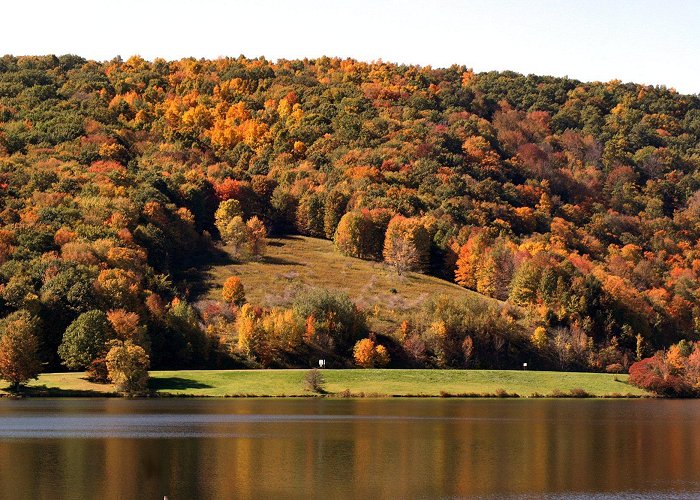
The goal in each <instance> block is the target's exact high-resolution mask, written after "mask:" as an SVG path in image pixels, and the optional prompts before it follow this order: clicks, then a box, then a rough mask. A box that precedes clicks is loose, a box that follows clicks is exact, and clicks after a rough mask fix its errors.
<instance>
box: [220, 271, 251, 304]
mask: <svg viewBox="0 0 700 500" xmlns="http://www.w3.org/2000/svg"><path fill="white" fill-rule="evenodd" d="M221 298H223V299H224V302H227V303H229V304H235V305H237V306H242V305H243V304H244V303H245V288H244V287H243V282H242V281H241V278H239V277H238V276H231V277H230V278H228V279H227V280H226V281H225V282H224V287H223V289H222V290H221Z"/></svg>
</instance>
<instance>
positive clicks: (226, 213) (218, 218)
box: [214, 199, 243, 242]
mask: <svg viewBox="0 0 700 500" xmlns="http://www.w3.org/2000/svg"><path fill="white" fill-rule="evenodd" d="M236 217H240V220H241V221H243V210H241V204H240V202H239V201H238V200H236V199H227V200H224V201H222V202H221V203H219V208H217V209H216V212H215V213H214V223H215V225H216V229H218V230H219V234H220V235H221V239H223V240H224V241H226V242H228V241H229V240H230V239H231V237H232V233H233V232H235V231H234V229H235V227H233V226H230V225H231V223H232V221H233V220H234V219H235V218H236Z"/></svg>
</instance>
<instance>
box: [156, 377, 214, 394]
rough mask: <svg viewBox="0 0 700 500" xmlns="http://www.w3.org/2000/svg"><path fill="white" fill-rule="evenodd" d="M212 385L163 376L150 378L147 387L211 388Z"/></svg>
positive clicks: (175, 388)
mask: <svg viewBox="0 0 700 500" xmlns="http://www.w3.org/2000/svg"><path fill="white" fill-rule="evenodd" d="M212 387H213V386H211V385H209V384H204V383H202V382H197V381H196V380H192V379H189V378H182V377H164V378H160V377H159V378H152V379H150V380H149V381H148V388H149V389H152V390H154V391H159V390H185V389H211V388H212Z"/></svg>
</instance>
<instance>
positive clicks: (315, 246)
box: [202, 236, 497, 332]
mask: <svg viewBox="0 0 700 500" xmlns="http://www.w3.org/2000/svg"><path fill="white" fill-rule="evenodd" d="M224 248H225V247H224ZM204 275H205V280H204V288H205V292H204V294H203V296H202V298H204V299H213V300H220V299H221V288H222V286H223V283H224V281H226V279H227V278H229V277H230V276H238V277H240V278H241V280H242V282H243V285H244V286H245V290H246V297H247V300H248V302H251V303H253V304H259V305H263V306H270V307H272V306H287V305H289V304H290V303H291V302H292V301H293V300H294V296H295V295H296V292H297V291H299V290H300V289H303V288H304V287H319V288H325V289H328V290H335V291H342V292H346V293H347V294H348V295H349V296H350V298H351V299H352V300H353V301H354V302H355V303H356V304H357V305H358V306H359V307H362V308H363V309H365V310H366V311H369V312H370V321H371V326H372V327H373V328H374V329H376V330H378V331H383V332H388V331H390V330H392V329H394V328H395V327H396V326H397V325H396V318H397V316H399V315H400V314H402V313H406V312H410V311H416V310H418V309H419V308H420V306H421V305H422V304H424V303H425V302H426V301H427V300H429V299H430V298H431V297H436V296H439V295H445V296H448V297H451V298H453V299H454V300H464V299H466V298H470V297H471V298H477V299H478V300H484V301H488V302H490V303H493V304H496V303H497V301H495V300H494V299H490V298H488V297H485V296H483V295H480V294H478V293H476V292H473V291H470V290H467V289H465V288H462V287H460V286H458V285H456V284H454V283H450V282H448V281H445V280H442V279H440V278H436V277H434V276H428V275H424V274H419V273H406V274H405V275H403V276H398V275H397V273H396V271H394V270H393V269H392V268H391V267H389V266H387V265H386V264H384V263H381V262H372V261H365V260H360V259H355V258H352V257H345V256H344V255H341V254H340V253H339V252H338V251H336V250H335V248H334V246H333V243H332V242H331V241H327V240H322V239H317V238H309V237H306V236H288V237H284V238H270V240H269V245H268V249H267V255H266V256H265V258H264V259H263V260H261V261H249V262H242V263H237V262H225V263H217V264H214V265H212V266H211V267H210V268H208V269H207V270H206V271H205V273H204Z"/></svg>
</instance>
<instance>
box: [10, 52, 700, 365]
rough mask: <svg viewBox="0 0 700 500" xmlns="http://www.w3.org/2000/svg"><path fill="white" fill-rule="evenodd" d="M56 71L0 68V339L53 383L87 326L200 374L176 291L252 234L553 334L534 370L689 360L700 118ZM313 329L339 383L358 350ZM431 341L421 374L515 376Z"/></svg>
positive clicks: (438, 332)
mask: <svg viewBox="0 0 700 500" xmlns="http://www.w3.org/2000/svg"><path fill="white" fill-rule="evenodd" d="M65 61H66V58H65V57H62V58H61V57H53V56H50V57H14V56H4V57H2V59H1V61H0V68H1V69H2V71H0V201H2V203H1V208H0V298H2V301H1V302H0V317H6V316H8V315H11V314H12V313H14V312H16V311H18V310H26V311H29V312H30V313H31V314H33V315H35V316H37V317H39V318H41V319H42V320H43V328H42V329H41V330H40V331H38V332H37V333H36V335H37V341H38V344H39V353H38V356H39V359H40V361H41V362H42V363H47V366H48V367H49V368H51V369H57V368H59V366H60V362H61V354H60V352H59V345H61V341H62V339H63V337H64V334H65V333H66V332H67V330H68V328H69V326H70V325H72V324H73V323H74V322H75V321H77V319H78V318H79V316H80V315H82V314H85V313H87V312H90V311H96V310H99V311H102V312H103V313H105V314H106V313H107V312H108V311H124V312H123V313H120V314H122V316H123V318H127V317H129V318H132V319H133V317H131V316H127V315H128V314H136V315H138V327H135V329H132V330H131V333H128V334H127V333H125V332H124V331H122V332H121V333H119V332H117V333H116V335H117V336H119V337H120V338H122V337H124V338H126V337H128V336H132V337H133V339H132V341H133V342H135V343H138V344H140V345H142V346H144V348H148V349H150V354H151V356H152V361H153V363H154V366H164V365H166V364H168V363H172V364H173V366H186V365H188V364H199V365H200V366H204V365H206V364H207V363H209V362H210V361H211V360H213V359H218V354H217V355H214V354H213V353H217V352H220V350H219V346H218V344H217V341H216V339H214V338H209V337H207V336H206V335H205V329H206V327H208V326H209V325H205V324H204V322H203V321H201V320H203V318H200V317H199V312H198V311H190V310H189V309H188V306H187V305H186V304H184V303H185V302H186V299H188V298H189V297H192V296H193V294H194V293H195V291H196V286H195V285H196V283H195V281H196V280H195V279H193V278H192V274H193V273H192V272H191V269H193V268H197V267H199V266H201V265H202V264H204V265H206V264H207V263H208V260H209V259H210V258H211V257H212V256H213V255H215V254H216V253H217V251H216V249H215V248H214V247H215V245H216V241H217V240H218V237H219V236H220V237H221V238H222V239H223V241H224V242H226V243H227V246H226V249H227V250H228V251H230V253H231V254H233V256H234V258H235V259H236V260H237V261H242V260H246V259H248V258H251V257H254V258H259V257H262V255H263V254H264V252H265V242H266V238H267V234H268V232H269V233H270V234H289V233H293V232H296V233H301V234H304V235H312V236H315V237H318V236H320V237H325V238H333V239H334V242H335V245H336V246H337V248H338V251H340V252H342V253H343V254H345V255H348V256H352V257H357V258H361V259H368V260H376V261H381V260H385V261H386V262H388V263H389V264H391V265H392V266H394V268H395V269H396V270H397V271H398V272H399V273H402V272H404V271H406V270H409V269H415V270H417V271H423V272H430V273H432V274H434V275H437V276H440V277H443V278H444V277H448V278H450V279H454V280H455V282H457V283H458V284H459V285H461V286H463V287H466V288H469V289H471V290H475V291H476V292H478V293H481V294H482V295H486V296H488V297H492V298H495V299H498V300H500V301H507V302H508V303H509V304H512V305H515V306H518V307H521V308H523V310H524V313H525V314H527V317H528V318H529V319H530V320H531V325H535V324H536V325H542V326H543V327H544V328H546V329H547V331H548V332H549V333H550V337H549V342H548V344H547V346H546V347H545V348H540V349H536V351H537V353H536V354H534V355H535V356H537V357H538V363H541V364H542V365H547V366H550V365H555V366H559V367H566V368H575V369H595V370H604V369H605V367H606V365H613V364H620V365H622V366H627V365H628V364H629V361H630V360H632V359H642V358H643V357H644V356H646V355H647V354H648V353H650V352H653V351H655V350H658V349H665V348H668V347H669V346H671V345H674V344H676V343H677V342H678V341H680V340H682V339H686V340H693V339H697V334H698V331H700V328H699V325H700V304H698V299H697V297H698V296H699V292H700V246H699V244H698V241H700V222H699V221H700V180H699V179H700V175H699V174H698V171H699V170H700V161H699V160H698V143H700V98H699V97H698V96H692V95H681V94H678V93H677V92H676V91H674V90H673V89H669V88H666V87H663V86H656V87H655V86H648V85H639V84H633V83H624V84H623V83H621V82H619V81H611V82H593V83H586V82H580V81H577V80H573V79H569V78H553V77H546V76H536V75H527V76H525V75H519V74H517V73H513V72H508V71H506V72H486V73H475V72H473V71H472V70H470V69H469V68H466V67H463V66H451V67H449V68H430V67H418V66H410V65H408V66H407V65H395V64H390V63H384V62H381V61H380V62H372V63H364V62H360V61H354V60H350V59H344V60H343V59H338V58H328V57H322V58H316V59H304V60H298V61H289V60H279V61H276V62H273V61H268V60H265V59H263V58H256V59H246V58H245V57H238V58H221V59H217V60H197V61H195V60H193V59H183V60H179V61H168V62H166V61H163V60H160V59H158V60H154V61H152V62H149V61H145V60H143V59H141V58H139V57H134V58H131V59H128V60H122V59H120V58H115V59H113V60H111V61H105V62H96V61H86V60H83V59H80V58H75V61H74V62H72V63H70V64H66V62H65ZM391 221H393V222H391ZM261 260H262V259H261ZM249 293H250V291H249ZM175 297H177V298H178V300H179V301H181V302H180V304H181V305H177V307H173V306H171V305H169V304H171V301H172V300H173V298H175ZM411 308H412V309H414V311H413V312H415V310H416V309H417V308H418V306H417V305H415V306H412V307H408V308H407V309H411ZM390 309H391V311H386V313H387V314H389V313H390V314H395V313H396V314H398V315H401V314H404V312H405V311H404V312H401V313H399V312H396V311H395V309H396V308H393V307H392V308H390ZM398 309H401V308H400V307H399V308H398ZM443 312H444V311H443ZM294 314H295V315H298V314H299V313H298V311H297V312H295V313H294ZM406 314H410V312H406ZM431 314H432V313H431ZM440 314H442V313H440ZM440 314H439V315H438V316H440ZM494 314H495V315H496V316H497V317H499V318H500V316H499V315H500V313H496V312H494ZM482 315H483V313H482V312H480V311H471V312H470V313H469V315H468V316H469V317H470V318H472V319H473V318H477V317H481V316H482ZM322 316H323V315H322ZM309 317H311V316H307V317H304V318H302V317H298V318H296V319H297V320H300V321H301V323H302V324H304V325H305V324H306V322H307V320H308V319H309ZM312 318H313V321H311V323H313V325H312V326H313V328H311V329H310V333H309V335H308V339H309V342H311V343H312V344H314V345H315V346H316V347H321V348H324V349H325V348H332V349H333V350H335V352H336V353H337V354H338V355H341V356H344V357H345V358H346V359H349V357H350V348H351V347H352V345H354V343H355V342H356V341H357V340H359V339H360V338H363V337H364V334H361V335H359V336H354V335H351V337H352V339H351V341H350V340H348V339H347V338H343V339H340V340H339V341H338V342H336V340H338V339H335V340H334V337H333V335H331V334H330V332H331V330H332V331H335V332H336V333H337V332H338V331H339V330H338V329H337V328H335V324H334V323H333V320H332V318H328V317H316V316H312ZM115 319H116V317H115ZM397 319H402V318H397ZM447 319H449V321H446V320H445V319H444V318H440V317H431V319H430V321H421V322H419V323H421V327H422V328H423V330H420V329H416V331H415V332H413V333H412V334H411V335H409V336H408V337H407V339H406V342H407V343H408V346H409V347H410V349H408V350H407V352H408V351H410V352H412V353H414V354H415V356H411V359H413V360H414V361H415V362H416V363H417V362H418V360H419V359H424V360H425V362H427V363H435V364H439V365H445V366H464V365H465V364H467V363H469V364H472V365H477V364H481V365H484V366H486V365H491V366H501V365H508V366H510V365H509V363H510V364H513V365H514V364H515V362H516V358H517V357H518V355H525V354H527V355H528V356H529V355H530V354H531V353H530V351H529V350H530V349H531V348H532V347H533V345H532V343H531V342H527V338H525V342H524V343H521V342H520V341H521V340H522V335H519V336H515V337H513V335H511V333H512V332H510V333H509V334H508V335H505V334H497V335H496V334H493V335H492V334H485V333H483V332H484V331H485V330H486V328H485V327H484V326H483V324H482V322H481V320H479V321H478V323H479V325H480V326H479V327H478V328H471V327H469V328H467V327H465V325H463V324H460V322H458V321H455V320H452V319H450V318H447ZM129 321H131V320H129ZM129 321H127V323H125V324H122V323H118V325H121V326H115V327H114V328H115V330H116V329H117V328H122V326H123V327H124V328H125V327H126V326H125V325H126V324H129ZM441 322H442V323H441ZM497 322H498V323H499V326H498V328H497V329H498V330H499V331H500V330H504V331H505V330H509V329H510V330H512V329H513V327H512V325H511V326H510V327H507V325H506V323H507V320H506V319H505V318H503V319H498V320H497ZM516 322H517V321H516ZM311 323H310V324H311ZM443 323H444V324H443ZM115 324H116V323H115ZM330 326H333V328H330ZM393 326H395V325H393ZM311 330H313V331H311ZM340 330H342V331H344V332H346V330H347V329H345V327H343V328H340ZM468 331H469V332H472V333H474V334H473V335H472V333H467V332H468ZM317 332H318V335H317ZM324 332H325V333H324ZM382 333H386V332H382ZM99 335H100V334H99V332H98V336H99ZM344 335H345V333H343V334H341V335H340V337H343V336H344ZM110 337H111V335H108V336H107V337H105V338H97V339H96V340H95V342H94V344H95V345H94V346H93V347H94V349H91V351H95V352H91V354H90V356H93V355H98V354H97V353H98V351H99V352H101V354H99V355H103V354H104V351H105V348H104V345H102V347H99V348H98V345H97V344H102V343H104V341H105V340H106V339H107V338H110ZM136 337H138V338H139V340H137V339H136ZM467 337H469V338H471V339H472V340H471V342H472V344H471V347H470V346H469V345H465V344H464V343H465V342H467V341H466V339H467ZM487 337H488V338H487ZM514 338H517V340H513V339H514ZM331 340H333V341H332V342H331ZM467 344H469V342H467ZM149 346H150V347H149ZM423 347H424V348H425V349H423ZM65 350H66V348H65V347H64V348H63V349H62V350H61V352H63V354H66V353H65ZM613 351H614V352H613ZM465 352H470V353H471V354H470V355H469V356H466V355H465ZM392 353H393V351H392ZM90 361H92V359H81V360H80V361H77V362H76V363H75V364H73V363H71V364H72V366H76V367H77V366H86V365H87V364H88V363H89V362H90Z"/></svg>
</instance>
